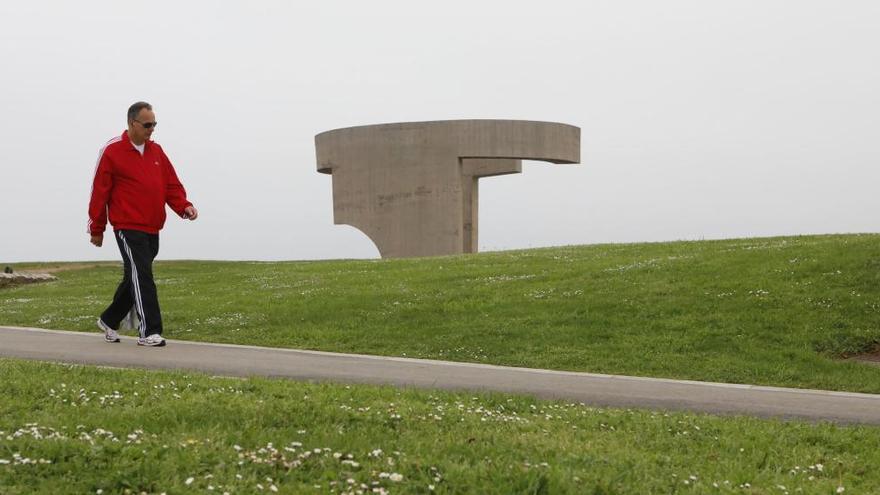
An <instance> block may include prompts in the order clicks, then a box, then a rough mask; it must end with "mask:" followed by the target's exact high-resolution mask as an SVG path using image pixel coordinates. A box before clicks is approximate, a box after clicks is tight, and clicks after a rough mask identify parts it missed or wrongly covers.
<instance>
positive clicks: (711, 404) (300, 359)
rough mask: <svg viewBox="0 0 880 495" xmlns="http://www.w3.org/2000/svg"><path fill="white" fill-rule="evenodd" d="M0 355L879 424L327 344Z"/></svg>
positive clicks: (761, 403) (866, 399)
mask: <svg viewBox="0 0 880 495" xmlns="http://www.w3.org/2000/svg"><path fill="white" fill-rule="evenodd" d="M0 342H2V344H0V357H16V358H25V359H39V360H47V361H59V362H67V363H80V364H93V365H105V366H119V367H132V368H157V369H159V368H162V369H184V370H197V371H203V372H207V373H213V374H218V375H228V376H272V377H284V378H293V379H298V380H331V381H337V382H348V383H370V384H385V385H398V386H405V387H419V388H439V389H452V390H478V391H499V392H510V393H517V394H528V395H533V396H536V397H540V398H544V399H564V400H569V401H576V402H583V403H585V404H591V405H595V406H613V407H637V408H654V409H662V410H680V411H695V412H706V413H716V414H738V415H743V414H745V415H756V416H762V417H778V418H800V419H808V420H828V421H835V422H841V423H866V424H880V395H872V394H858V393H850V392H829V391H822V390H802V389H789V388H778V387H760V386H753V385H732V384H724V383H707V382H694V381H683V380H667V379H658V378H639V377H629V376H612V375H597V374H592V373H575V372H566V371H549V370H536V369H526V368H509V367H502V366H491V365H484V364H469V363H453V362H448V361H429V360H424V359H407V358H393V357H379V356H360V355H354V354H335V353H329V352H316V351H300V350H294V349H274V348H264V347H251V346H234V345H224V344H204V343H197V342H184V341H173V340H169V341H168V346H167V347H161V348H147V347H138V346H137V345H136V344H135V339H134V338H131V337H123V340H122V343H120V344H108V343H105V342H104V340H103V336H102V335H101V334H100V333H98V332H95V333H92V334H89V333H79V332H63V331H53V330H38V329H24V328H12V327H0Z"/></svg>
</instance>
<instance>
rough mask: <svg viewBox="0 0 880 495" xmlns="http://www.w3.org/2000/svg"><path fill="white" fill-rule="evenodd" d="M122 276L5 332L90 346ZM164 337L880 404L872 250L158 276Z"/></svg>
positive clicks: (34, 301)
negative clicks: (81, 338) (35, 333)
mask: <svg viewBox="0 0 880 495" xmlns="http://www.w3.org/2000/svg"><path fill="white" fill-rule="evenodd" d="M120 274H121V271H120V269H119V267H118V266H101V267H97V268H88V269H80V270H72V271H66V272H59V273H57V274H56V275H58V277H59V279H60V280H59V281H57V282H52V283H48V284H39V285H32V286H22V287H17V288H12V289H3V290H0V324H8V325H21V326H35V327H43V328H56V329H68V330H81V331H94V320H95V318H96V316H97V315H98V314H99V313H100V312H101V311H102V310H103V309H104V307H105V306H106V305H107V304H108V303H109V301H110V298H111V297H112V294H113V291H114V289H115V286H116V284H117V283H118V280H119V277H120ZM155 274H156V278H157V284H158V287H159V294H160V300H161V304H162V308H163V315H164V320H165V326H166V336H168V337H169V338H172V339H185V340H203V341H212V342H226V343H241V344H253V345H265V346H278V347H297V348H305V349H318V350H326V351H342V352H355V353H365V354H383V355H393V356H407V357H419V358H431V359H447V360H456V361H471V362H481V363H493V364H500V365H513V366H525V367H534V368H552V369H563V370H579V371H591V372H600V373H613V374H628V375H641V376H655V377H671V378H685V379H695V380H710V381H724V382H736V383H754V384H764V385H780V386H794V387H809V388H823V389H834V390H849V391H861V392H873V393H877V392H880V368H877V367H870V366H866V365H863V364H858V363H853V362H842V361H841V360H840V359H838V358H840V357H841V356H846V355H849V354H852V353H857V352H863V351H869V350H872V349H875V348H877V346H878V343H880V235H876V234H869V235H831V236H807V237H787V238H767V239H737V240H724V241H705V242H674V243H657V244H627V245H598V246H572V247H560V248H548V249H535V250H527V251H512V252H497V253H483V254H478V255H467V256H454V257H441V258H428V259H408V260H366V261H320V262H281V263H261V262H193V261H170V262H158V263H157V264H156V266H155Z"/></svg>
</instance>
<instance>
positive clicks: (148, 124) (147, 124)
mask: <svg viewBox="0 0 880 495" xmlns="http://www.w3.org/2000/svg"><path fill="white" fill-rule="evenodd" d="M135 122H137V123H138V124H140V125H142V126H144V129H152V128H153V127H156V126H157V125H159V123H158V122H141V121H140V120H137V119H135Z"/></svg>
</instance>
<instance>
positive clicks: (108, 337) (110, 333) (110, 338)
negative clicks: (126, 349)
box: [98, 318, 119, 343]
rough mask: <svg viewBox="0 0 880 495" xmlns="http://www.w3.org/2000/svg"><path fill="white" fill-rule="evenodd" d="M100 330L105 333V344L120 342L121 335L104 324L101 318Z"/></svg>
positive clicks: (99, 321)
mask: <svg viewBox="0 0 880 495" xmlns="http://www.w3.org/2000/svg"><path fill="white" fill-rule="evenodd" d="M98 328H100V329H101V330H102V331H103V332H104V341H105V342H112V343H115V342H119V334H118V333H117V332H116V330H113V329H112V328H110V326H109V325H107V324H106V323H104V320H102V319H100V318H98Z"/></svg>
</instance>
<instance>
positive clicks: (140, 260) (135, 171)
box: [89, 102, 199, 347]
mask: <svg viewBox="0 0 880 495" xmlns="http://www.w3.org/2000/svg"><path fill="white" fill-rule="evenodd" d="M155 129H156V115H155V114H154V113H153V107H152V106H151V105H150V104H149V103H145V102H137V103H135V104H134V105H132V106H131V107H129V109H128V130H127V131H125V132H123V133H122V135H121V136H118V137H115V138H113V139H111V140H110V141H108V142H107V144H105V145H104V147H103V148H101V151H100V152H99V154H98V164H97V166H96V167H95V178H94V181H93V183H92V195H91V200H90V201H89V234H90V235H91V242H92V244H94V245H95V246H97V247H101V245H102V244H103V243H104V228H105V227H106V225H107V220H108V217H109V220H110V223H111V224H112V225H113V233H114V235H115V237H116V244H118V245H119V252H120V253H122V262H123V277H122V282H121V283H120V284H119V287H118V288H117V289H116V294H115V295H114V296H113V302H112V303H110V306H109V307H108V308H107V309H106V310H104V312H103V313H102V314H101V317H100V318H98V327H99V328H100V329H101V330H103V331H104V340H106V341H107V342H119V334H118V333H117V330H118V329H119V323H120V322H121V321H122V319H123V318H124V317H125V316H126V314H127V313H128V312H129V310H130V309H131V308H132V306H134V309H135V311H136V313H137V315H138V318H139V319H140V325H139V326H138V334H139V335H138V345H143V346H152V347H161V346H164V345H165V339H164V338H162V315H161V313H160V311H159V298H158V295H157V294H156V284H155V283H154V282H153V260H154V259H155V258H156V255H157V254H158V253H159V231H160V230H161V229H162V227H163V226H164V225H165V205H166V204H168V206H169V207H171V209H172V210H174V212H175V213H177V214H178V215H180V216H181V217H182V218H185V219H189V220H195V219H196V218H197V217H198V216H199V213H198V211H197V210H196V209H195V207H193V205H192V203H190V202H189V201H187V199H186V190H185V189H184V188H183V184H181V183H180V180H179V179H178V178H177V174H176V173H175V172H174V167H173V166H172V165H171V160H169V159H168V156H166V155H165V152H164V151H162V147H161V146H159V145H158V144H157V143H154V142H153V141H151V140H150V136H152V135H153V131H154V130H155Z"/></svg>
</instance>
